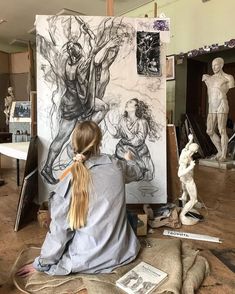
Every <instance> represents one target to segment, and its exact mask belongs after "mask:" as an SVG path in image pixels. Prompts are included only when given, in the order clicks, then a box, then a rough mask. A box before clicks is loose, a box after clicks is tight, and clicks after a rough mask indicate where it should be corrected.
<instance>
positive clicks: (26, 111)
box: [10, 101, 31, 122]
mask: <svg viewBox="0 0 235 294" xmlns="http://www.w3.org/2000/svg"><path fill="white" fill-rule="evenodd" d="M10 122H31V103H30V101H13V102H12V106H11V116H10Z"/></svg>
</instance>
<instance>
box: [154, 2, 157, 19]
mask: <svg viewBox="0 0 235 294" xmlns="http://www.w3.org/2000/svg"><path fill="white" fill-rule="evenodd" d="M154 17H157V3H156V2H154Z"/></svg>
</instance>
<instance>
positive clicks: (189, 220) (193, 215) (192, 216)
mask: <svg viewBox="0 0 235 294" xmlns="http://www.w3.org/2000/svg"><path fill="white" fill-rule="evenodd" d="M186 203H187V202H186V201H184V200H182V199H180V198H179V199H178V206H179V207H180V208H181V213H180V215H179V217H180V221H181V223H182V225H186V226H192V225H196V224H197V223H198V222H199V221H202V220H203V219H204V218H203V216H202V215H200V213H199V212H198V211H197V210H196V209H194V208H192V209H190V210H189V211H188V209H187V213H186V214H185V212H184V208H183V207H184V206H185V204H186ZM196 204H197V203H196ZM195 206H196V205H195Z"/></svg>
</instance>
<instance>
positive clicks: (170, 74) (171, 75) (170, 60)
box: [166, 55, 175, 81]
mask: <svg viewBox="0 0 235 294" xmlns="http://www.w3.org/2000/svg"><path fill="white" fill-rule="evenodd" d="M174 79H175V56H174V55H170V56H167V57H166V80H167V81H171V80H174Z"/></svg>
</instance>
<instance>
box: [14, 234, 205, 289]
mask: <svg viewBox="0 0 235 294" xmlns="http://www.w3.org/2000/svg"><path fill="white" fill-rule="evenodd" d="M148 241H149V243H150V244H151V247H150V248H142V250H141V252H140V254H139V256H138V258H137V259H136V260H135V261H134V262H132V263H131V264H128V265H126V266H122V267H120V268H118V269H116V270H115V271H114V272H113V273H111V274H97V275H87V274H72V275H69V276H63V277H61V276H48V275H46V274H44V273H39V272H36V273H34V274H32V275H31V276H30V277H29V278H25V279H23V278H19V277H18V276H17V275H15V272H16V271H17V270H18V269H19V268H20V267H21V266H22V265H24V264H27V263H30V262H32V261H33V260H34V258H35V257H36V256H38V255H39V252H40V248H36V247H29V248H26V249H24V250H23V251H22V252H21V253H20V255H19V257H18V258H17V260H16V262H15V264H14V266H13V269H12V278H13V282H14V284H15V285H16V287H17V288H18V289H19V290H21V291H22V292H23V293H31V294H34V293H40V294H75V293H78V291H80V290H82V289H87V292H88V293H89V294H118V293H123V292H122V291H121V290H119V289H118V288H117V287H115V281H116V280H117V279H119V277H121V276H122V275H124V274H125V273H126V272H127V271H129V270H131V269H132V268H133V267H134V266H135V265H137V264H138V263H139V262H140V261H141V260H143V261H145V262H147V263H149V264H151V265H153V266H155V267H157V268H159V269H161V270H163V271H165V272H167V273H168V279H167V280H166V281H165V282H164V283H163V284H162V285H160V286H159V287H158V288H157V289H156V290H155V291H154V292H153V293H156V294H157V293H174V294H180V293H183V294H191V293H194V290H196V289H198V288H199V287H200V285H201V283H202V282H203V280H204V278H205V276H206V275H208V273H209V266H208V263H207V260H206V259H205V258H204V257H202V256H200V255H199V252H198V251H196V250H193V249H192V248H190V247H189V246H188V245H187V243H186V242H181V240H179V239H153V238H149V239H148Z"/></svg>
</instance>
